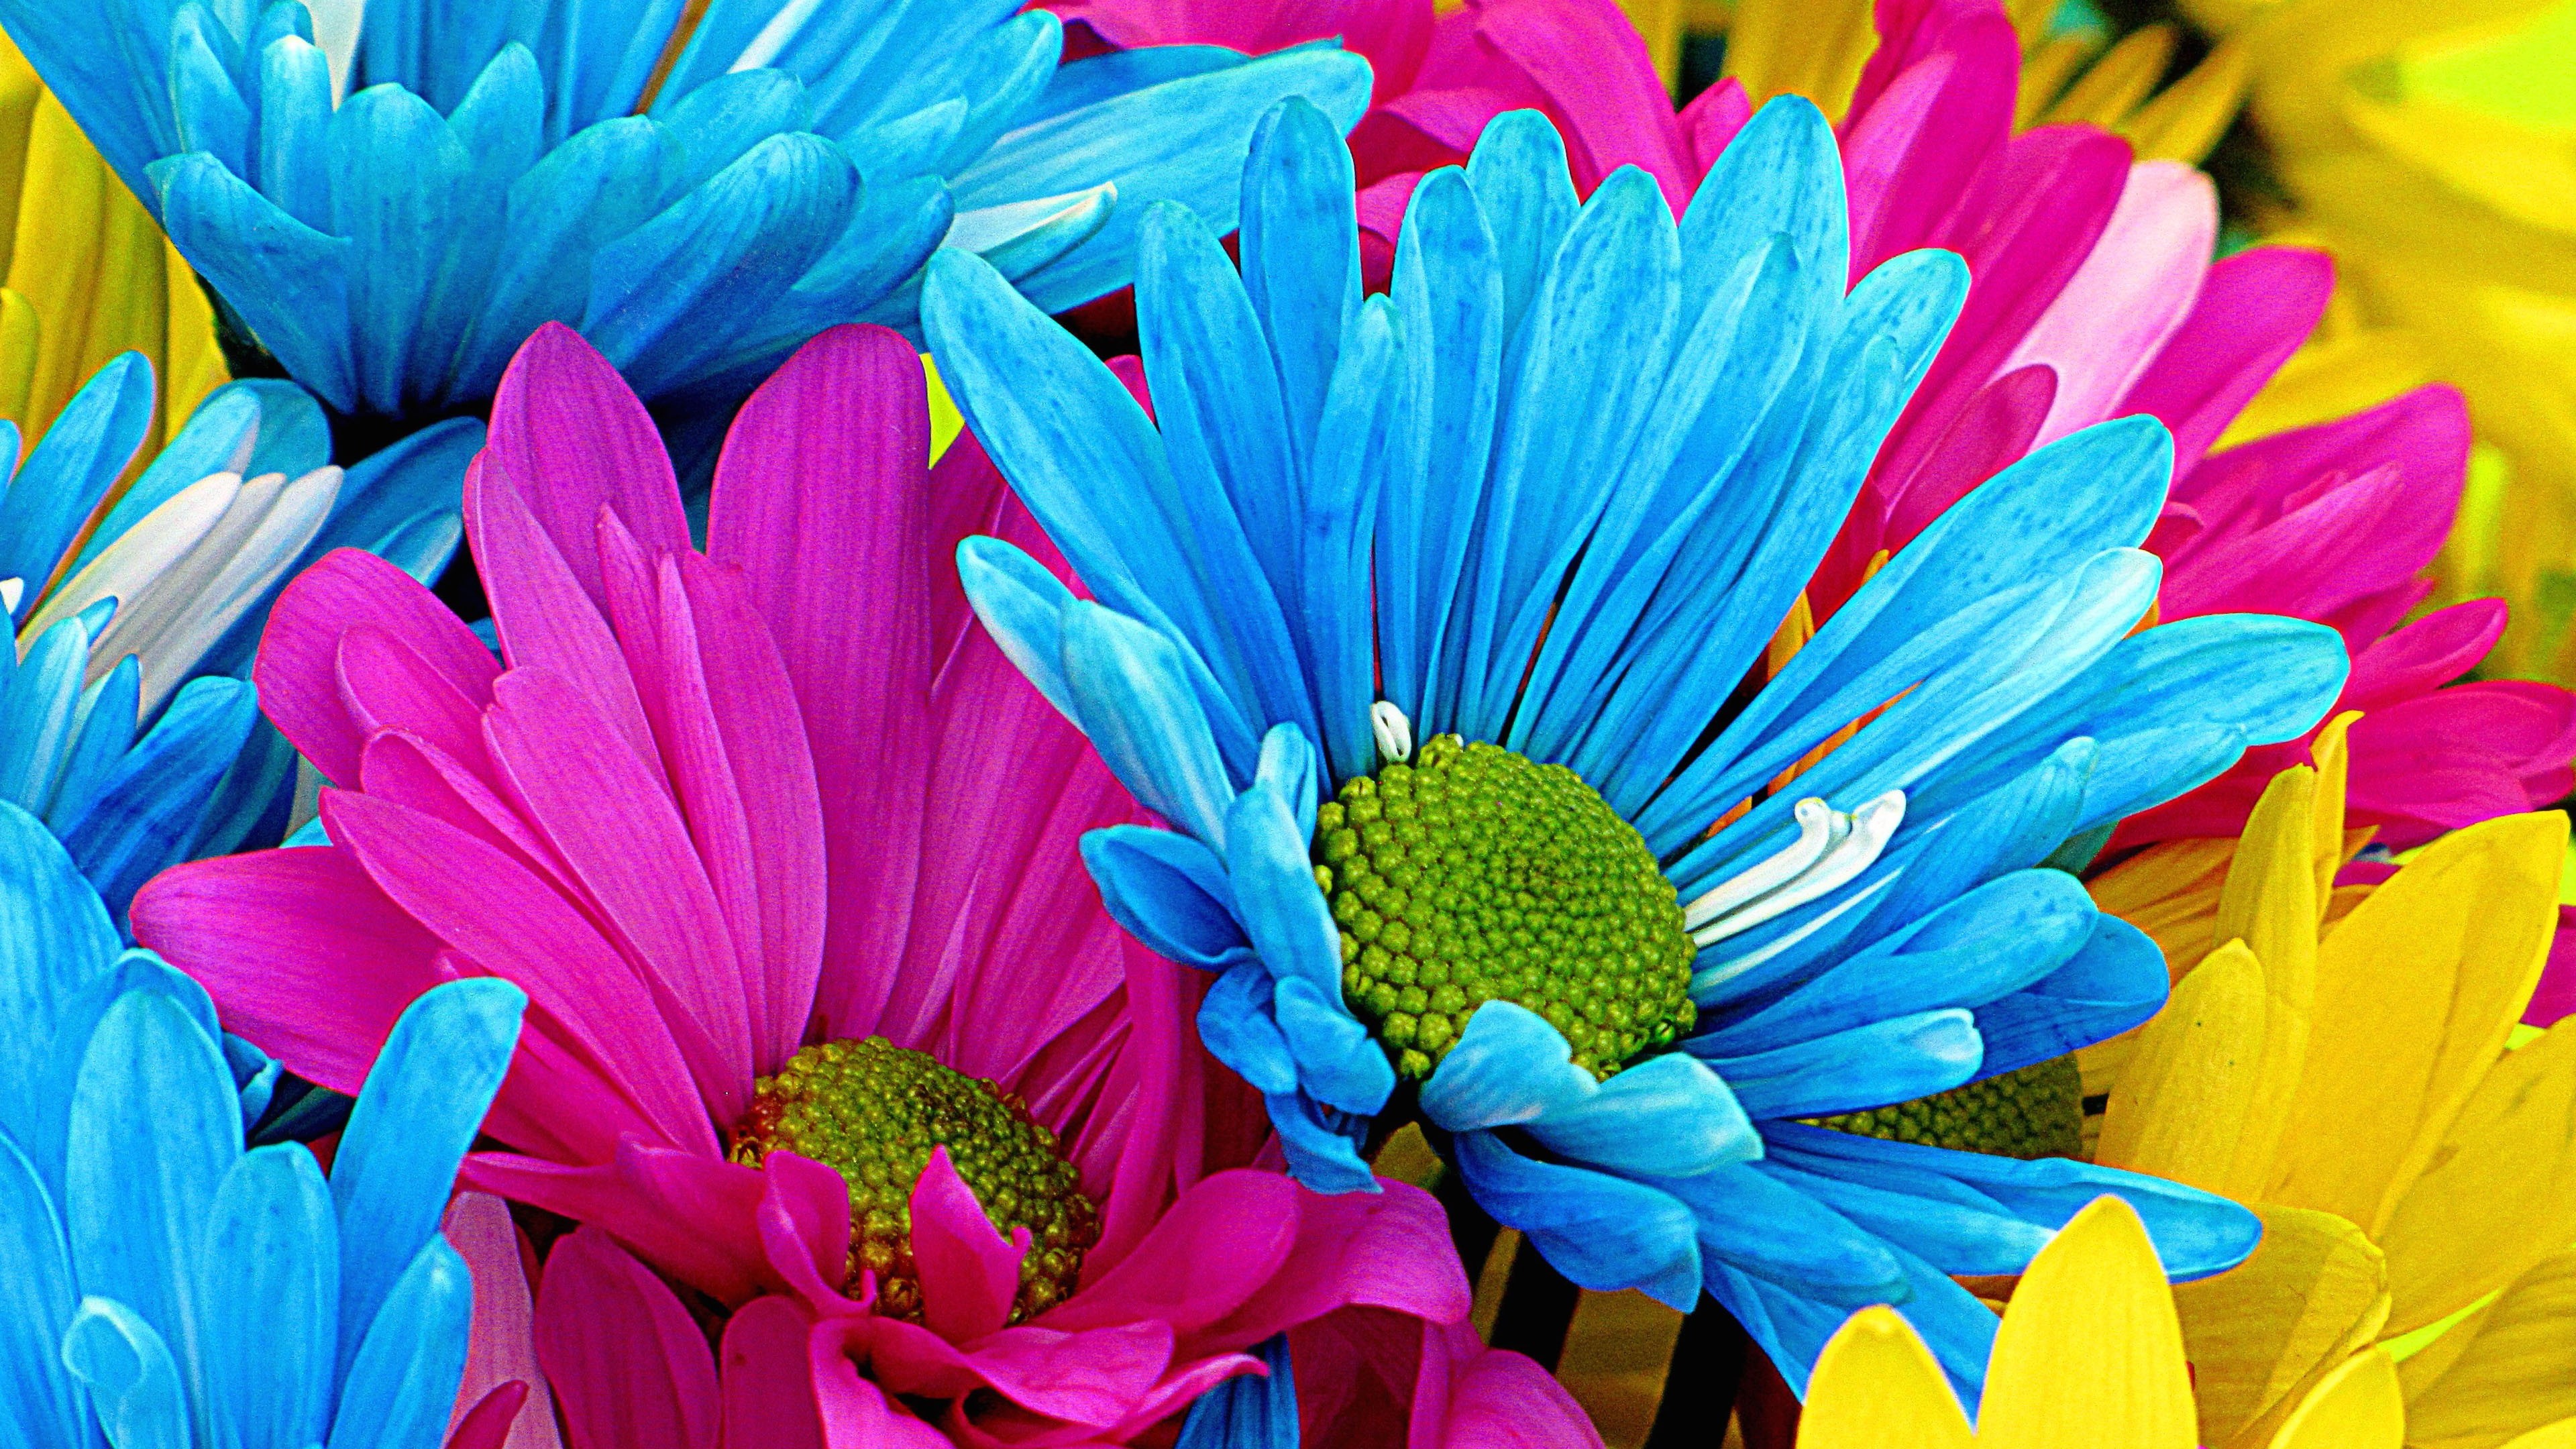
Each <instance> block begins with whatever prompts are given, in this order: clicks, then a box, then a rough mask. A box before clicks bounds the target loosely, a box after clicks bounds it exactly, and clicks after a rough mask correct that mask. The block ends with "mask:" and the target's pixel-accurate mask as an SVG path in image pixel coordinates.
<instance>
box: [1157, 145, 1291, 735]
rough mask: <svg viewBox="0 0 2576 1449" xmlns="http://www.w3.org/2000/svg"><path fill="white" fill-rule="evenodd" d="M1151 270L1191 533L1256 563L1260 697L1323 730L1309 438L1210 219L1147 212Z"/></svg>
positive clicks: (1249, 627) (1244, 623) (1250, 665)
mask: <svg viewBox="0 0 2576 1449" xmlns="http://www.w3.org/2000/svg"><path fill="white" fill-rule="evenodd" d="M1334 144H1335V145H1336V146H1338V145H1340V144H1341V143H1340V140H1339V138H1335V140H1334ZM1137 275H1138V282H1137V288H1136V326H1137V333H1138V336H1139V339H1140V345H1141V347H1142V349H1143V352H1144V358H1145V375H1146V377H1147V378H1148V379H1150V380H1151V382H1152V385H1153V394H1154V417H1155V421H1156V423H1157V424H1158V425H1159V426H1160V428H1161V431H1162V438H1163V448H1164V452H1165V453H1166V455H1167V456H1168V457H1169V459H1170V463H1171V468H1172V473H1173V477H1174V479H1175V481H1176V482H1180V481H1184V480H1186V482H1187V484H1188V486H1187V488H1186V490H1185V491H1184V493H1183V497H1184V498H1185V499H1186V500H1188V502H1189V503H1190V505H1191V515H1190V523H1191V531H1192V533H1193V535H1194V537H1195V539H1196V540H1197V541H1198V543H1199V544H1200V546H1202V547H1208V546H1210V545H1214V544H1217V543H1218V541H1219V540H1222V543H1221V550H1222V551H1221V552H1220V553H1219V555H1218V556H1219V557H1222V558H1233V559H1238V560H1239V563H1238V565H1237V566H1238V567H1241V569H1242V572H1241V574H1240V575H1239V576H1237V582H1236V585H1235V587H1234V588H1233V589H1232V590H1231V591H1230V594H1229V598H1230V601H1231V602H1230V607H1229V609H1228V616H1229V618H1230V620H1231V621H1232V623H1233V624H1234V626H1235V627H1236V629H1237V630H1238V631H1240V632H1241V634H1242V635H1243V642H1242V646H1241V648H1242V652H1243V658H1244V661H1245V664H1246V667H1247V671H1248V674H1249V682H1250V684H1251V687H1252V691H1253V697H1254V699H1255V700H1257V701H1258V708H1259V710H1260V712H1261V713H1262V715H1263V716H1264V717H1265V718H1267V719H1270V720H1273V721H1294V722H1295V723H1297V724H1300V725H1302V726H1304V727H1305V728H1306V729H1307V730H1308V731H1309V732H1312V731H1314V730H1315V729H1316V728H1317V725H1318V722H1317V720H1316V718H1315V706H1314V702H1313V698H1312V696H1311V695H1310V694H1309V693H1308V690H1307V685H1306V681H1305V678H1304V671H1303V669H1302V667H1301V661H1300V657H1299V654H1298V649H1297V645H1296V643H1295V637H1294V635H1293V634H1292V631H1291V627H1290V620H1289V618H1288V617H1287V615H1286V614H1285V613H1284V612H1283V611H1282V606H1283V604H1293V603H1295V602H1296V601H1298V599H1299V597H1300V594H1299V583H1300V577H1301V576H1300V573H1299V570H1298V555H1299V548H1300V540H1301V538H1302V537H1303V536H1304V533H1305V530H1306V528H1307V524H1306V521H1305V518H1304V516H1303V509H1302V503H1303V499H1304V491H1303V489H1302V488H1301V487H1300V486H1299V472H1298V463H1297V448H1298V443H1299V441H1300V439H1299V437H1298V435H1296V434H1294V433H1292V432H1291V430H1290V429H1289V426H1288V421H1287V418H1286V415H1285V413H1284V412H1283V410H1282V406H1283V405H1282V403H1281V400H1280V390H1279V376H1278V373H1277V372H1276V371H1275V370H1274V369H1273V367H1272V366H1271V363H1270V360H1269V357H1268V355H1267V350H1266V345H1265V343H1264V341H1263V338H1262V330H1261V324H1260V322H1259V320H1258V319H1257V318H1256V317H1255V316H1254V314H1253V310H1252V304H1251V302H1250V301H1249V299H1248V298H1247V297H1246V295H1245V293H1244V288H1243V282H1242V281H1241V280H1240V279H1239V278H1238V277H1237V276H1236V275H1235V270H1234V265H1233V263H1232V262H1231V261H1229V260H1228V259H1227V257H1226V255H1225V251H1224V249H1223V248H1222V247H1219V246H1218V245H1217V242H1216V238H1215V237H1214V236H1213V235H1212V234H1210V233H1209V231H1208V229H1207V225H1206V223H1204V222H1202V221H1200V220H1198V219H1197V218H1196V217H1193V216H1191V215H1190V214H1189V213H1188V212H1186V211H1183V210H1181V209H1180V208H1179V207H1177V206H1175V205H1172V204H1171V203H1168V202H1164V203H1158V204H1156V205H1155V206H1154V207H1152V208H1151V209H1150V210H1149V211H1148V212H1147V214H1146V217H1145V225H1144V232H1143V237H1142V241H1141V244H1140V251H1139V254H1138V258H1137ZM1326 365H1328V366H1329V354H1328V355H1327V362H1326ZM1238 539H1239V540H1240V542H1238V541H1237V540H1238ZM1265 585H1266V586H1265Z"/></svg>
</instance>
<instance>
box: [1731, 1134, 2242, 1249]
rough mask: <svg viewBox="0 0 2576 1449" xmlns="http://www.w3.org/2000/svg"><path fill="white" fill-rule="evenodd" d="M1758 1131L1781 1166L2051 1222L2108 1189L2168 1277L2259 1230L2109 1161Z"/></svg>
mask: <svg viewBox="0 0 2576 1449" xmlns="http://www.w3.org/2000/svg"><path fill="white" fill-rule="evenodd" d="M1763 1136H1764V1138H1765V1139H1767V1140H1768V1142H1769V1143H1770V1147H1771V1151H1770V1154H1769V1157H1768V1158H1767V1159H1766V1160H1767V1161H1769V1162H1771V1163H1773V1164H1774V1165H1776V1166H1778V1167H1781V1168H1786V1169H1791V1170H1795V1171H1800V1172H1805V1173H1810V1174H1814V1175H1817V1176H1823V1177H1834V1178H1839V1179H1841V1180H1843V1181H1846V1182H1854V1183H1861V1184H1864V1185H1867V1186H1872V1187H1876V1188H1879V1189H1882V1190H1886V1191H1891V1192H1898V1193H1905V1194H1910V1195H1912V1196H1916V1197H1922V1198H1930V1199H1948V1200H1950V1201H1954V1202H1961V1203H1966V1204H1970V1205H1976V1206H1985V1207H1988V1208H1989V1210H1991V1211H1993V1212H1996V1213H2000V1214H2004V1215H2008V1216H2011V1217H2014V1218H2018V1219H2020V1220H2021V1221H2023V1222H2026V1223H2035V1224H2038V1225H2039V1226H2041V1227H2043V1228H2047V1229H2049V1230H2051V1231H2054V1230H2055V1229H2057V1228H2060V1227H2063V1226H2065V1225H2066V1223H2067V1222H2068V1220H2070V1219H2072V1218H2073V1217H2074V1216H2075V1214H2077V1213H2078V1212H2080V1211H2082V1210H2083V1209H2084V1206H2085V1205H2086V1204H2087V1203H2090V1202H2092V1201H2093V1200H2094V1199H2095V1198H2097V1197H2100V1196H2102V1195H2103V1194H2104V1193H2111V1194H2113V1195H2115V1196H2117V1197H2119V1198H2121V1199H2123V1200H2124V1201H2126V1202H2127V1203H2128V1204H2129V1206H2131V1207H2133V1208H2135V1209H2137V1211H2138V1216H2139V1218H2140V1219H2141V1220H2142V1221H2144V1222H2145V1224H2146V1227H2147V1235H2148V1236H2149V1237H2150V1238H2152V1239H2153V1240H2154V1242H2155V1245H2156V1255H2157V1256H2158V1257H2159V1258H2161V1259H2162V1260H2163V1261H2164V1266H2165V1272H2166V1274H2167V1275H2168V1276H2170V1277H2171V1278H2172V1279H2173V1280H2174V1281H2175V1282H2177V1283H2180V1282H2188V1281H2190V1280H2192V1279H2194V1278H2204V1277H2207V1276H2209V1275H2210V1274H2212V1273H2223V1272H2225V1271H2226V1270H2228V1269H2229V1268H2233V1267H2235V1266H2236V1265H2237V1264H2238V1263H2241V1262H2243V1261H2244V1260H2245V1255H2246V1254H2248V1253H2251V1252H2253V1251H2254V1245H2255V1243H2256V1242H2257V1241H2259V1240H2260V1239H2261V1237H2262V1235H2263V1225H2262V1220H2261V1219H2259V1218H2257V1217H2255V1216H2254V1214H2253V1213H2251V1212H2249V1211H2247V1210H2246V1209H2245V1208H2242V1207H2240V1206H2238V1205H2237V1204H2235V1203H2232V1202H2229V1201H2228V1200H2227V1199H2225V1198H2223V1197H2217V1196H2214V1195H2212V1194H2210V1193H2205V1192H2201V1191H2198V1190H2197V1189H2194V1188H2188V1187H2184V1186H2183V1185H2181V1184H2180V1183H2174V1182H2167V1181H2165V1180H2164V1179H2163V1178H2159V1177H2148V1176H2145V1175H2143V1174H2140V1173H2134V1172H2122V1171H2120V1170H2118V1169H2117V1168H2110V1167H2095V1166H2093V1165H2092V1164H2090V1163H2084V1162H2069V1161H2067V1160H2066V1159H2064V1158H2058V1157H2048V1158H2041V1159H2039V1160H2038V1161H2035V1162H2021V1161H2016V1160H2014V1159H2012V1158H2009V1157H1993V1156H1988V1155H1986V1154H1984V1153H1978V1152H1953V1151H1950V1150H1948V1149H1946V1148H1940V1147H1922V1146H1918V1145H1916V1144H1914V1143H1910V1142H1885V1141H1881V1140H1879V1139H1877V1138H1874V1137H1859V1136H1854V1135H1852V1134H1850V1133H1844V1132H1831V1131H1827V1130H1825V1129H1824V1128H1821V1127H1804V1126H1800V1125H1798V1124H1796V1123H1789V1122H1773V1123H1766V1124H1764V1127H1763ZM1900 1241H1902V1239H1900ZM1962 1271H1964V1270H1962Z"/></svg>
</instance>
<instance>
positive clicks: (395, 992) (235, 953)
mask: <svg viewBox="0 0 2576 1449" xmlns="http://www.w3.org/2000/svg"><path fill="white" fill-rule="evenodd" d="M134 933H135V937H136V939H137V940H139V941H141V942H142V943H143V944H144V945H146V946H149V947H151V948H152V949H153V950H155V951H158V952H160V953H161V955H162V956H163V957H164V958H165V959H166V960H168V961H169V962H170V964H172V965H174V966H177V967H178V968H179V969H180V970H182V971H185V972H187V973H188V974H189V975H191V976H194V977H195V978H197V980H198V981H200V982H202V983H203V984H204V985H205V988H206V990H207V992H208V993H209V994H210V995H212V996H213V997H214V999H215V1004H216V1008H217V1009H218V1010H219V1011H220V1012H221V1013H222V1014H223V1018H224V1024H225V1025H226V1026H227V1027H228V1028H230V1029H231V1030H233V1031H235V1032H238V1033H240V1034H241V1035H242V1036H243V1037H245V1038H247V1039H249V1040H250V1041H252V1042H254V1043H256V1044H258V1046H259V1047H260V1049H261V1050H263V1051H265V1052H267V1053H269V1054H270V1055H271V1056H274V1057H276V1058H277V1059H278V1060H279V1061H282V1062H284V1063H285V1064H286V1066H287V1068H288V1070H290V1071H293V1072H295V1073H296V1074H297V1075H299V1076H302V1077H305V1078H306V1079H308V1080H311V1081H315V1082H319V1083H321V1084H322V1085H323V1086H326V1087H329V1088H331V1089H332V1090H333V1091H336V1092H345V1093H352V1094H354V1093H355V1092H356V1091H357V1090H358V1086H359V1084H360V1083H361V1082H363V1081H365V1079H366V1075H367V1069H368V1068H369V1067H370V1066H372V1065H373V1064H374V1063H375V1059H376V1052H377V1050H378V1049H379V1048H381V1047H382V1046H383V1045H384V1041H385V1038H386V1037H388V1036H390V1035H392V1033H393V1028H394V1020H395V1018H397V1017H399V1016H401V1015H402V1012H403V1008H404V1007H407V1006H409V1005H410V1004H411V1002H412V998H414V997H416V996H418V995H420V993H422V992H424V991H426V990H428V989H429V988H430V987H432V986H434V985H436V984H437V983H438V981H439V980H440V979H441V978H440V976H439V974H438V972H437V970H436V969H435V967H434V966H433V965H432V964H431V963H432V961H433V960H434V958H435V957H436V955H437V952H438V941H437V938H436V937H434V936H432V935H430V934H429V933H428V932H427V931H424V930H422V929H421V927H420V926H419V925H418V924H417V923H416V922H414V921H413V919H412V918H411V916H410V915H409V914H407V913H406V912H404V910H403V909H402V908H401V907H400V906H397V905H395V904H394V903H393V902H392V901H391V900H389V899H387V898H386V896H385V894H384V893H383V892H382V891H379V890H378V889H376V886H375V883H374V882H373V881H371V880H369V879H368V878H367V875H366V872H364V871H363V870H361V869H360V868H359V866H358V863H357V860H356V859H355V857H353V856H352V855H351V854H350V853H349V852H348V851H346V850H343V849H339V848H337V847H327V848H302V847H299V848H297V849H294V850H264V851H259V852H256V853H253V854H250V855H235V856H227V857H225V858H223V859H220V860H201V861H196V862H193V863H191V864H187V865H180V866H174V867H172V868H171V869H169V870H166V871H163V872H162V873H161V874H160V875H158V876H156V877H154V878H153V879H152V881H151V882H150V883H149V884H147V885H145V886H144V887H143V890H142V892H141V893H140V894H138V895H137V896H136V897H135V899H134Z"/></svg>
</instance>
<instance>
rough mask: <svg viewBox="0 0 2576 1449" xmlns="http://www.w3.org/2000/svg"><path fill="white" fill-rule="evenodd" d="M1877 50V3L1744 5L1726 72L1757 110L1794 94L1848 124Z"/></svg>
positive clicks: (1730, 35) (1730, 34) (1757, 1)
mask: <svg viewBox="0 0 2576 1449" xmlns="http://www.w3.org/2000/svg"><path fill="white" fill-rule="evenodd" d="M1876 49H1878V29H1877V26H1876V25H1875V24H1874V23H1873V20H1872V16H1871V7H1870V0H1743V3H1741V4H1739V5H1738V6H1736V9H1735V23H1734V24H1733V25H1732V26H1731V27H1729V29H1728V30H1727V33H1726V73H1727V74H1728V75H1731V76H1733V77H1735V78H1736V79H1737V80H1738V81H1741V82H1742V83H1743V85H1744V94H1745V96H1746V98H1747V99H1749V100H1751V101H1752V102H1753V104H1754V106H1755V108H1757V109H1759V108H1760V106H1761V105H1762V103H1763V102H1764V101H1767V100H1769V99H1771V98H1772V97H1773V96H1776V95H1782V94H1786V93H1789V92H1793V91H1794V92H1796V93H1797V94H1799V95H1802V96H1805V97H1807V98H1808V99H1809V100H1812V101H1814V102H1815V103H1816V105H1817V107H1818V108H1819V109H1821V110H1822V111H1824V113H1825V115H1826V117H1827V118H1828V119H1830V120H1833V121H1836V122H1840V121H1841V120H1842V118H1843V112H1845V111H1847V110H1849V109H1851V100H1852V92H1853V90H1854V89H1856V88H1857V87H1858V86H1859V85H1860V69H1861V67H1862V66H1863V65H1864V64H1866V63H1867V62H1868V60H1869V57H1870V52H1872V51H1874V50H1876Z"/></svg>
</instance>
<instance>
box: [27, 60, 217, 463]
mask: <svg viewBox="0 0 2576 1449" xmlns="http://www.w3.org/2000/svg"><path fill="white" fill-rule="evenodd" d="M0 204H5V206H6V207H7V211H6V213H5V215H4V216H0V222H5V225H0V287H5V289H6V290H0V417H5V418H7V419H9V420H10V421H11V422H14V423H16V424H17V425H18V429H19V433H20V435H21V439H22V442H21V448H22V450H23V449H24V448H27V447H32V446H34V444H35V441H36V439H37V438H38V437H40V436H42V435H43V433H44V430H45V428H46V427H47V426H48V425H49V424H51V423H52V422H53V420H54V417H55V415H56V414H58V413H60V412H61V411H62V409H63V405H64V404H65V403H67V402H69V401H71V396H72V394H73V393H74V392H76V391H78V390H79V388H80V385H81V384H82V383H84V382H86V381H88V380H89V378H90V375H91V374H93V373H95V372H97V371H98V370H99V368H100V367H102V366H104V365H106V363H107V362H108V361H109V360H110V359H111V358H114V357H115V356H116V355H117V354H119V353H122V352H129V351H131V352H140V353H142V354H143V355H144V357H145V358H146V359H147V360H149V361H150V362H151V364H152V374H153V376H154V378H155V379H157V380H158V382H159V384H160V410H159V412H158V413H157V415H156V416H155V418H154V420H153V426H152V430H151V431H150V432H149V433H147V434H146V435H145V436H144V439H143V446H142V448H141V449H140V450H139V452H138V454H137V457H138V458H139V460H141V461H142V462H149V461H150V460H151V459H152V458H153V456H154V455H156V454H158V453H159V452H160V451H161V445H162V444H163V443H164V442H165V441H167V440H168V439H169V437H170V435H171V434H173V433H175V432H177V431H178V428H179V425H180V424H181V423H183V422H185V421H186V420H187V417H188V414H189V413H191V412H193V411H195V410H196V406H197V404H198V403H200V402H203V401H204V400H205V397H206V394H208V393H210V392H213V391H214V390H215V389H216V388H218V387H221V386H222V385H223V384H224V382H225V380H226V378H227V373H226V372H225V369H224V359H223V353H222V352H221V350H220V349H219V348H218V347H217V346H216V344H215V324H214V311H213V308H212V307H211V306H210V305H209V304H208V303H207V301H206V294H205V292H204V290H203V289H202V288H200V287H199V286H198V285H197V278H196V276H195V274H194V273H192V272H190V271H189V270H188V265H187V263H185V262H183V261H181V260H179V254H178V252H177V251H175V250H173V249H172V247H171V246H170V243H169V241H168V239H167V238H165V237H163V236H162V234H161V230H160V228H159V227H157V226H155V225H153V222H152V217H151V215H150V213H148V212H146V211H145V210H144V209H143V205H142V203H141V202H138V201H136V200H135V199H134V195H133V193H131V192H129V191H127V190H126V189H125V183H124V182H122V181H120V180H118V179H117V177H116V173H115V172H113V171H111V170H109V169H108V166H107V163H106V162H105V161H104V160H102V159H100V157H99V154H98V152H97V151H95V150H93V149H91V147H90V144H89V142H88V141H87V140H85V139H83V137H82V136H81V133H80V129H79V128H78V127H76V126H74V125H73V124H72V121H71V117H70V116H68V115H66V114H64V112H63V108H62V105H61V104H60V103H59V102H57V101H56V100H55V99H54V97H53V93H52V92H50V91H47V90H46V89H45V88H44V87H43V86H42V85H40V84H38V83H37V80H36V73H35V71H34V70H33V69H31V68H30V67H29V66H28V64H27V61H26V58H25V57H24V56H21V55H20V54H19V53H18V48H17V47H16V46H14V45H11V44H10V43H9V42H8V40H7V39H6V38H0Z"/></svg>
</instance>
